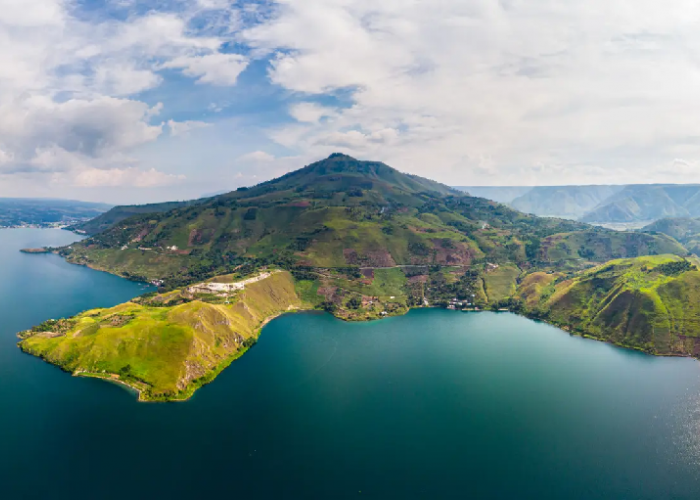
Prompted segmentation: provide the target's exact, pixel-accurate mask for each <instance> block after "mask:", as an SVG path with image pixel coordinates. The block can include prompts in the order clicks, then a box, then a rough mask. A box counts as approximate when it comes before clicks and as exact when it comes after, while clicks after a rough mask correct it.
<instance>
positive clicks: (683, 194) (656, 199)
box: [457, 184, 700, 223]
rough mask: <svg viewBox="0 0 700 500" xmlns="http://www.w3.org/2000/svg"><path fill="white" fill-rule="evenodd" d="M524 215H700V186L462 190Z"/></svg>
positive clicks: (607, 219)
mask: <svg viewBox="0 0 700 500" xmlns="http://www.w3.org/2000/svg"><path fill="white" fill-rule="evenodd" d="M457 189H459V190H462V191H466V192H468V193H470V194H471V195H473V196H480V197H484V198H487V199H490V200H493V201H498V202H500V203H505V204H507V205H509V206H511V207H512V208H515V209H517V210H520V211H521V212H525V213H531V214H534V215H539V216H551V217H562V218H567V219H575V220H580V221H582V222H589V223H634V222H647V221H654V220H657V219H661V218H664V217H697V216H700V185H697V184H687V185H684V184H632V185H627V186H613V185H599V186H537V187H458V188H457Z"/></svg>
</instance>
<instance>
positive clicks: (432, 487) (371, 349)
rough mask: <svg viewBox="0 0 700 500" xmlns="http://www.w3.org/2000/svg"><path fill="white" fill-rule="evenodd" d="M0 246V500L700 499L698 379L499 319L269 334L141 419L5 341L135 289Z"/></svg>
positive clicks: (8, 234)
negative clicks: (206, 381)
mask: <svg viewBox="0 0 700 500" xmlns="http://www.w3.org/2000/svg"><path fill="white" fill-rule="evenodd" d="M75 238H76V237H75V235H72V234H70V233H66V232H60V231H51V230H3V231H0V258H1V259H2V261H1V265H0V299H1V300H0V317H1V318H2V323H0V401H2V411H1V412H0V498H10V499H14V498H75V497H76V496H87V497H91V498H106V499H112V498H114V499H116V498H204V497H210V496H211V497H214V496H216V497H223V498H265V499H266V498H304V499H306V498H313V499H316V498H318V499H328V498H334V499H335V498H382V499H386V498H401V499H405V498H409V499H413V498H416V499H418V498H421V499H422V498H498V499H500V498H503V499H513V498H552V499H554V498H574V499H591V498H600V499H628V498H629V499H637V498H688V499H697V498H700V474H699V471H700V363H698V362H697V361H695V360H691V359H679V358H657V357H652V356H647V355H645V354H642V353H638V352H634V351H627V350H623V349H619V348H616V347H613V346H610V345H607V344H603V343H599V342H595V341H591V340H586V339H581V338H578V337H570V336H569V335H568V334H566V333H565V332H562V331H561V330H558V329H556V328H554V327H551V326H549V325H546V324H542V323H537V322H533V321H531V320H528V319H525V318H521V317H518V316H515V315H511V314H507V313H459V312H454V311H444V310H414V311H411V312H410V313H409V314H407V315H406V316H402V317H396V318H390V319H385V320H382V321H377V322H371V323H344V322H342V321H339V320H337V319H335V318H333V317H332V316H330V315H327V314H322V313H303V314H290V315H285V316H282V317H280V318H278V319H276V320H274V321H272V322H271V323H270V324H269V325H267V326H266V327H265V329H264V330H263V332H262V335H261V338H260V341H259V342H258V344H257V345H256V346H254V347H253V348H252V349H251V350H250V352H248V353H247V354H246V355H245V356H243V357H242V358H241V359H239V360H237V361H236V362H234V363H233V364H232V365H231V366H230V367H229V368H227V369H226V370H225V371H224V372H223V373H222V374H221V375H220V376H219V377H218V378H217V379H216V380H215V381H214V382H213V383H212V384H210V385H208V386H205V387H203V388H202V389H200V390H199V391H198V392H197V393H196V394H195V396H194V398H193V399H192V400H190V401H188V402H185V403H177V404H140V403H137V402H136V400H135V398H134V395H133V394H131V393H129V392H128V391H126V390H124V389H123V388H121V387H119V386H115V385H111V384H106V383H104V382H101V381H98V380H91V379H81V378H75V377H71V376H70V375H68V374H65V373H63V372H61V371H60V370H58V369H57V368H54V367H52V366H51V365H48V364H46V363H44V362H42V361H41V360H39V359H36V358H33V357H31V356H28V355H24V354H22V353H21V352H20V351H19V349H17V347H16V345H15V344H16V338H15V337H14V335H15V333H16V332H17V331H19V330H21V329H24V328H27V327H29V326H31V325H33V324H36V323H38V322H41V321H43V320H45V319H47V318H51V317H60V316H67V315H71V314H74V313H76V312H79V311H81V310H84V309H88V308H93V307H98V306H110V305H114V304H117V303H119V302H122V301H124V300H128V299H129V298H130V297H133V296H135V295H138V294H140V293H143V292H144V291H145V287H144V286H143V285H140V284H137V283H130V282H128V281H125V280H122V279H119V278H116V277H114V276H110V275H108V274H104V273H100V272H97V271H93V270H90V269H86V268H82V267H78V266H73V265H70V264H66V263H65V262H63V261H62V260H61V259H59V258H57V257H56V256H53V255H23V254H20V253H19V252H18V250H19V249H20V248H23V247H34V246H42V245H52V244H55V245H58V244H65V243H69V242H70V241H72V240H73V239H75Z"/></svg>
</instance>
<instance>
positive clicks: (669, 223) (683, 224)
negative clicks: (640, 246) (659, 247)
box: [641, 217, 700, 255]
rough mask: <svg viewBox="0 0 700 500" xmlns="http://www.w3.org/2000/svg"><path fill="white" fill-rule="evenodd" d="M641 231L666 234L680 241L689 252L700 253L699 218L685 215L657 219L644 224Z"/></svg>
mask: <svg viewBox="0 0 700 500" xmlns="http://www.w3.org/2000/svg"><path fill="white" fill-rule="evenodd" d="M641 231H643V232H645V233H650V234H659V233H661V234H665V235H668V236H670V237H672V238H675V239H676V240H678V241H679V242H681V243H682V244H683V245H684V246H685V247H686V248H687V249H688V251H689V252H692V253H694V254H696V255H700V219H691V218H687V217H685V218H684V217H678V218H666V219H659V220H657V221H654V222H652V223H651V224H649V225H647V226H644V227H643V228H642V229H641Z"/></svg>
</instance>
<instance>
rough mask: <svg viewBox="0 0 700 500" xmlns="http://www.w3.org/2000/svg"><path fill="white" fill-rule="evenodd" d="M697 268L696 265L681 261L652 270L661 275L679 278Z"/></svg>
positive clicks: (668, 263)
mask: <svg viewBox="0 0 700 500" xmlns="http://www.w3.org/2000/svg"><path fill="white" fill-rule="evenodd" d="M697 268H698V267H697V266H696V265H694V264H691V263H690V262H688V261H687V260H685V259H683V260H681V261H678V262H667V263H665V264H661V265H660V266H656V267H655V268H654V269H653V270H654V271H656V272H659V273H661V274H665V275H666V276H679V275H681V274H683V273H685V272H688V271H695V270H697Z"/></svg>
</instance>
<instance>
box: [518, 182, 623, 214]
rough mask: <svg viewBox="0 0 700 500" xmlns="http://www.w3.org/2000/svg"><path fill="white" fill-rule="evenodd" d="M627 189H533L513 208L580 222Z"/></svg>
mask: <svg viewBox="0 0 700 500" xmlns="http://www.w3.org/2000/svg"><path fill="white" fill-rule="evenodd" d="M622 189H624V186H550V187H548V186H543V187H535V188H532V189H530V190H529V191H528V192H527V193H525V194H523V195H522V196H519V197H518V198H516V199H514V200H513V201H512V202H511V203H510V206H512V207H513V208H515V209H517V210H520V211H521V212H525V213H531V214H535V215H549V216H555V217H564V218H567V219H578V218H579V217H582V216H583V215H585V214H586V213H588V212H589V211H591V210H593V209H594V208H596V207H597V206H598V205H600V203H602V202H603V201H605V200H607V199H608V198H610V197H611V196H613V195H614V194H616V193H618V192H620V191H621V190H622Z"/></svg>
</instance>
